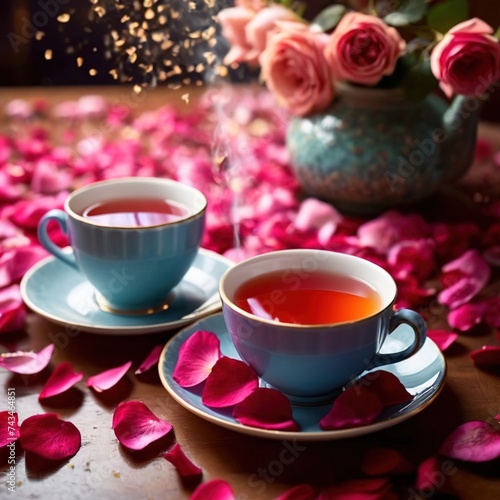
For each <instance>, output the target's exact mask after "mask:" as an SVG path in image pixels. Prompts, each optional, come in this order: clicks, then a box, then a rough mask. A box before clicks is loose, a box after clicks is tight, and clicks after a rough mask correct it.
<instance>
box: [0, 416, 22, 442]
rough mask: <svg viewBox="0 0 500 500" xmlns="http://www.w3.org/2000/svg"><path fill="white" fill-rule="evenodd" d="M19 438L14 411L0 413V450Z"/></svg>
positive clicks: (16, 417)
mask: <svg viewBox="0 0 500 500" xmlns="http://www.w3.org/2000/svg"><path fill="white" fill-rule="evenodd" d="M18 437H19V425H18V416H17V413H16V412H15V411H0V448H3V447H4V446H7V445H8V444H10V443H13V442H14V441H16V440H17V438H18Z"/></svg>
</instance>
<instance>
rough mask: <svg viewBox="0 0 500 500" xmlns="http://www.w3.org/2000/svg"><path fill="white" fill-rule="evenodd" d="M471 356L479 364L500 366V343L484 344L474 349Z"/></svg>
mask: <svg viewBox="0 0 500 500" xmlns="http://www.w3.org/2000/svg"><path fill="white" fill-rule="evenodd" d="M470 357H471V359H472V361H474V363H475V364H476V365H478V366H484V367H487V366H500V345H484V346H483V347H481V349H476V350H475V351H472V352H471V353H470Z"/></svg>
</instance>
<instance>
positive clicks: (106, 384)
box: [86, 361, 132, 392]
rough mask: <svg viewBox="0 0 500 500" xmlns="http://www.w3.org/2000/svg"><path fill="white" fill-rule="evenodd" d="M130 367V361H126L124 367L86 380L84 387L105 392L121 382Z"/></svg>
mask: <svg viewBox="0 0 500 500" xmlns="http://www.w3.org/2000/svg"><path fill="white" fill-rule="evenodd" d="M131 365H132V361H128V362H127V363H125V364H124V365H121V366H117V367H116V368H111V369H109V370H105V371H103V372H101V373H98V374H97V375H93V376H92V377H89V378H88V379H87V383H86V385H87V387H92V389H94V391H97V392H102V391H107V390H108V389H111V387H113V386H114V385H115V384H117V383H118V381H119V380H121V378H122V377H123V376H124V375H125V374H126V373H127V371H128V369H129V368H130V367H131Z"/></svg>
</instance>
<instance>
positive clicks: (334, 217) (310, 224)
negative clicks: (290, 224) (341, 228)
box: [294, 198, 343, 234]
mask: <svg viewBox="0 0 500 500" xmlns="http://www.w3.org/2000/svg"><path fill="white" fill-rule="evenodd" d="M342 218H343V217H342V215H341V214H340V213H339V212H337V210H335V208H333V206H332V205H330V204H329V203H326V202H324V201H320V200H317V199H315V198H307V199H305V200H304V201H303V202H302V203H301V204H300V207H299V210H298V212H297V215H296V217H295V221H294V225H295V227H296V228H297V229H299V230H301V231H307V230H309V229H320V228H321V227H322V226H324V225H325V224H328V223H333V224H334V226H335V228H336V227H337V224H338V223H339V222H340V221H341V220H342ZM333 232H335V229H334V230H333ZM332 234H333V233H332Z"/></svg>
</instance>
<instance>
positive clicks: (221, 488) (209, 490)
mask: <svg viewBox="0 0 500 500" xmlns="http://www.w3.org/2000/svg"><path fill="white" fill-rule="evenodd" d="M235 499H236V497H235V496H234V491H233V489H232V488H231V486H230V485H229V483H227V482H226V481H224V480H223V479H212V480H211V481H207V482H206V483H202V484H200V485H199V486H198V487H197V488H196V489H195V490H194V492H193V494H192V495H191V497H190V499H189V500H235Z"/></svg>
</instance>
